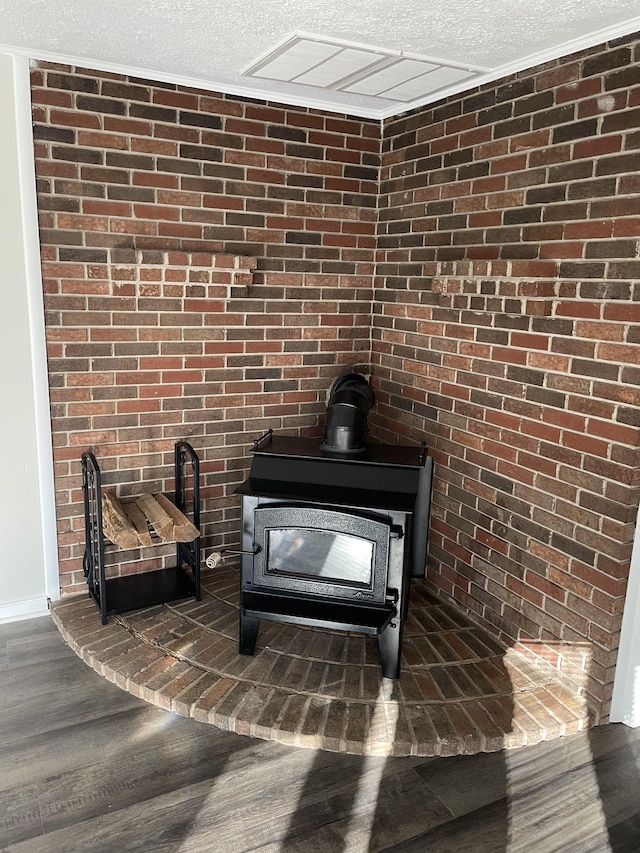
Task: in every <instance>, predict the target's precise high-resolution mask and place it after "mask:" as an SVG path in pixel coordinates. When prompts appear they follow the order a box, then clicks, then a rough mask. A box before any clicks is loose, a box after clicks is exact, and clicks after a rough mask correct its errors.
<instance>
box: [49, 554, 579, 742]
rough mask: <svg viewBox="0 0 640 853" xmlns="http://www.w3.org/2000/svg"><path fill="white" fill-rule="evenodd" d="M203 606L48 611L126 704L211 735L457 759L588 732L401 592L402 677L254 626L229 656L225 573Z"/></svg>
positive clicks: (420, 595)
mask: <svg viewBox="0 0 640 853" xmlns="http://www.w3.org/2000/svg"><path fill="white" fill-rule="evenodd" d="M203 587H204V589H203V600H202V601H200V602H194V601H192V600H190V601H183V602H176V603H173V604H170V605H162V606H159V607H153V608H149V609H146V610H141V611H137V612H136V613H129V614H123V615H119V616H113V617H110V619H109V623H108V624H107V625H105V626H102V625H101V624H100V618H99V614H98V612H97V610H96V607H95V605H94V604H93V602H92V601H90V600H89V598H88V597H87V596H78V597H73V598H67V599H62V600H61V601H59V602H56V603H54V604H53V605H52V614H53V618H54V620H55V622H56V624H57V626H58V628H59V629H60V632H61V633H62V636H63V637H64V639H65V640H66V641H67V643H68V644H69V645H70V646H71V648H72V649H74V651H75V652H76V653H77V654H78V655H79V656H80V657H81V658H82V659H83V660H84V661H85V662H86V663H88V664H89V666H91V667H93V669H95V671H96V672H98V673H99V674H100V675H102V676H104V677H105V678H107V679H109V680H110V681H113V682H114V683H115V684H117V685H119V686H120V687H121V688H123V689H124V690H128V691H129V692H130V693H132V694H133V695H134V696H138V697H140V698H141V699H145V700H146V701H148V702H150V703H152V704H154V705H158V706H159V707H161V708H165V709H167V710H169V711H175V712H176V713H178V714H181V715H183V716H186V717H192V718H193V719H195V720H199V721H201V722H204V723H211V724H213V725H215V726H218V727H219V728H221V729H227V730H230V731H234V732H237V733H238V734H243V735H249V736H252V737H256V738H262V739H264V740H275V741H279V742H280V743H284V744H291V745H295V746H301V747H311V748H320V749H325V750H330V751H333V752H349V753H353V754H365V755H422V756H431V755H458V754H471V753H476V752H491V751H495V750H499V749H504V748H513V747H518V746H524V745H527V744H533V743H537V742H539V741H542V740H550V739H552V738H557V737H560V736H562V735H565V734H570V733H572V732H576V731H579V730H582V729H585V728H587V727H588V725H589V715H588V712H587V708H586V704H585V703H584V701H583V700H582V699H581V698H580V697H578V696H576V695H575V693H574V692H572V691H571V689H570V687H568V686H567V684H566V683H565V682H564V681H563V680H562V679H561V677H560V676H559V675H558V673H557V672H556V671H555V670H554V669H552V668H551V667H550V666H548V665H546V664H544V663H540V664H534V663H533V662H531V661H529V660H528V659H526V658H524V657H523V656H522V655H520V654H519V653H517V652H515V651H514V650H513V649H509V650H507V649H504V648H503V647H502V646H501V645H499V644H498V643H497V642H496V640H495V639H494V638H493V637H491V636H490V635H489V634H487V633H486V632H485V631H483V630H482V629H480V628H479V627H477V626H475V625H473V624H472V623H471V622H469V621H468V620H467V618H466V617H465V616H463V615H462V614H460V613H459V612H458V611H457V610H456V609H455V608H453V607H451V606H450V605H447V604H443V603H441V602H439V601H437V600H436V599H435V598H433V597H432V596H431V595H430V594H429V593H428V592H427V591H426V589H425V587H424V583H423V582H421V581H415V580H414V582H413V587H412V593H411V604H410V615H409V618H408V620H407V623H406V629H405V639H404V647H403V662H402V675H401V678H400V680H399V681H398V682H391V681H388V680H386V679H383V678H381V675H380V668H379V660H378V650H377V644H376V642H375V640H373V639H371V638H369V637H364V636H361V635H355V634H346V633H340V632H335V631H325V630H319V629H311V628H306V627H305V628H301V627H297V626H291V625H282V624H276V623H266V622H265V623H263V625H262V627H261V631H260V636H259V639H258V647H259V648H258V651H257V652H256V655H255V656H254V657H246V656H240V655H238V653H237V622H238V612H237V608H238V577H237V574H236V573H235V572H234V571H231V570H227V569H225V570H220V569H216V570H215V572H213V573H211V574H209V575H207V576H205V578H204V579H203Z"/></svg>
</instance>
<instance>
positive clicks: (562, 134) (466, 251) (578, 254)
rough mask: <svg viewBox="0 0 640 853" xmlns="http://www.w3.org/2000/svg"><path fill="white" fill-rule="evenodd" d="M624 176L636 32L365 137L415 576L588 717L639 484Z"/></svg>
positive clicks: (636, 78)
mask: <svg viewBox="0 0 640 853" xmlns="http://www.w3.org/2000/svg"><path fill="white" fill-rule="evenodd" d="M639 175H640V44H639V43H638V41H637V40H636V39H626V40H623V41H621V42H618V43H616V44H614V45H610V46H609V47H608V48H598V49H594V50H592V51H589V52H587V53H585V54H581V55H579V56H574V57H569V58H568V59H566V60H563V61H558V62H552V63H549V64H547V65H545V66H543V67H540V68H536V69H534V70H533V71H531V72H526V73H521V74H519V75H516V76H515V77H513V78H511V79H509V80H506V81H502V82H500V83H498V84H496V85H493V86H488V87H485V88H482V89H481V90H477V91H474V92H473V93H470V94H469V93H467V94H463V95H460V96H458V97H456V98H453V99H450V100H448V101H446V102H444V103H442V104H439V105H437V106H435V107H434V108H432V109H428V110H424V111H422V112H419V113H417V114H412V115H409V116H405V117H403V118H399V119H397V120H395V121H390V122H388V123H387V126H386V128H385V134H384V159H383V169H382V182H381V202H380V225H379V238H378V266H377V277H376V295H375V309H374V311H375V313H374V322H373V365H374V366H373V371H374V375H375V377H376V382H377V387H378V399H379V401H380V402H379V405H378V407H377V414H376V416H375V417H376V419H377V420H376V423H377V426H378V430H379V435H381V436H382V437H383V438H388V439H391V440H393V439H394V437H395V436H396V435H397V432H398V428H399V426H400V429H401V431H402V433H403V434H405V435H406V436H409V437H411V438H422V437H426V440H427V442H428V444H429V445H430V446H431V447H432V448H433V453H434V456H435V459H436V462H437V467H436V471H437V483H436V486H435V495H434V505H433V515H432V533H431V548H430V556H429V571H430V575H431V579H432V582H433V583H434V584H435V585H436V586H437V587H438V589H439V590H440V592H441V594H444V595H445V596H447V597H450V598H452V599H454V600H455V601H456V602H458V603H459V604H461V605H463V606H464V607H465V608H467V609H468V610H469V611H470V612H471V613H472V614H475V616H476V618H478V619H480V620H481V621H482V622H483V623H484V624H485V625H488V626H489V627H490V628H491V629H492V630H493V631H495V632H496V633H497V634H499V635H501V636H502V637H503V638H505V639H507V640H509V641H511V642H513V641H519V642H520V644H521V647H526V648H528V649H530V650H532V651H534V652H536V653H541V654H543V655H544V656H546V657H549V658H550V659H551V660H553V661H554V662H556V663H558V665H560V666H562V668H563V669H564V670H565V671H566V672H568V673H572V674H576V673H575V664H576V663H577V664H578V665H579V666H580V665H582V664H583V663H584V661H587V663H586V666H587V668H588V671H589V679H590V680H589V684H588V689H589V691H590V693H591V695H592V697H594V700H595V701H594V704H595V705H596V706H598V704H599V703H600V702H603V705H602V708H603V709H604V710H605V711H606V707H607V700H608V699H609V697H610V692H611V684H612V680H613V668H614V664H615V658H616V649H617V641H618V631H619V627H620V619H621V613H622V606H623V602H624V593H625V587H626V578H627V575H628V565H629V559H630V551H631V542H632V537H633V529H634V521H635V513H636V508H637V505H638V485H639V484H640V471H639V467H638V466H639V456H638V439H639V429H638V427H639V426H640V409H639V404H640V347H639V346H638V343H639V342H640V260H639V259H638V258H639V256H640V177H639ZM398 412H401V413H402V414H401V415H400V416H398ZM589 657H591V659H590V660H588V658H589ZM583 658H584V661H583Z"/></svg>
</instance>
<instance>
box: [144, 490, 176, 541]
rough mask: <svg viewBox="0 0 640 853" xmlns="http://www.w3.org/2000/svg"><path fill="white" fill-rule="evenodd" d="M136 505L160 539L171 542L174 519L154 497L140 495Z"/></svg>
mask: <svg viewBox="0 0 640 853" xmlns="http://www.w3.org/2000/svg"><path fill="white" fill-rule="evenodd" d="M136 503H137V504H138V506H139V507H140V509H141V510H142V512H143V513H144V515H145V517H146V519H147V521H148V522H149V524H150V525H151V526H152V527H153V529H154V530H155V532H156V533H157V535H158V536H159V537H160V539H162V540H163V541H164V542H170V541H171V540H172V538H173V519H172V518H171V516H170V515H168V514H167V512H166V511H165V510H164V509H163V508H162V507H161V506H160V504H159V503H158V501H157V500H156V499H155V498H154V497H153V495H149V494H145V495H140V497H139V498H137V500H136Z"/></svg>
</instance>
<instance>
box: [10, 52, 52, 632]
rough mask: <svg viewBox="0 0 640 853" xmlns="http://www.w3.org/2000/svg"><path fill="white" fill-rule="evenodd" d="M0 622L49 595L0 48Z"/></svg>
mask: <svg viewBox="0 0 640 853" xmlns="http://www.w3.org/2000/svg"><path fill="white" fill-rule="evenodd" d="M0 199H1V203H0V621H7V620H12V619H20V618H26V617H28V616H34V615H38V614H42V613H46V612H47V598H48V597H49V598H57V597H58V591H57V590H58V579H57V577H58V570H57V558H56V550H55V523H54V509H53V471H52V461H51V436H50V427H49V406H48V391H47V382H46V369H45V360H44V359H45V355H44V352H45V351H44V313H43V308H42V290H41V283H40V266H39V262H38V231H37V219H36V200H35V182H34V167H33V141H32V136H31V111H30V95H29V67H28V61H27V60H26V59H24V58H22V57H11V56H6V55H2V54H0Z"/></svg>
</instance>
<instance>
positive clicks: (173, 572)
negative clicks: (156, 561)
mask: <svg viewBox="0 0 640 853" xmlns="http://www.w3.org/2000/svg"><path fill="white" fill-rule="evenodd" d="M81 462H82V492H83V497H84V524H85V552H84V560H83V568H84V575H85V578H86V579H87V586H88V589H89V596H90V597H91V598H92V599H93V600H94V602H95V604H96V606H97V608H98V610H99V611H100V618H101V621H102V624H103V625H106V624H107V619H108V617H109V615H110V614H113V613H125V612H127V611H130V610H140V609H142V608H145V607H153V606H154V605H157V604H164V603H166V602H169V601H177V600H179V599H184V598H190V597H192V596H193V597H194V598H195V599H196V601H200V598H201V591H200V553H201V551H200V537H199V536H197V537H196V538H195V539H194V540H193V541H191V542H176V543H175V544H176V564H175V566H171V567H169V568H162V569H155V570H153V571H147V572H140V573H137V574H127V575H123V576H121V577H114V578H107V577H106V569H105V536H104V531H103V516H102V475H101V472H100V467H99V465H98V462H97V460H96V457H95V456H94V454H93V453H92V452H91V451H86V452H85V453H83V454H82V460H81ZM174 470H175V499H174V501H173V502H174V504H175V506H176V507H177V509H179V510H180V511H181V512H182V513H186V508H187V503H188V501H187V496H189V499H190V500H189V503H190V504H191V520H192V521H193V524H194V526H195V527H196V528H198V530H200V460H199V459H198V455H197V453H196V452H195V450H194V449H193V447H191V445H190V444H188V443H187V442H186V441H182V442H177V443H176V445H175V452H174ZM154 544H155V543H154ZM157 544H166V543H164V542H159V543H157Z"/></svg>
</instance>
